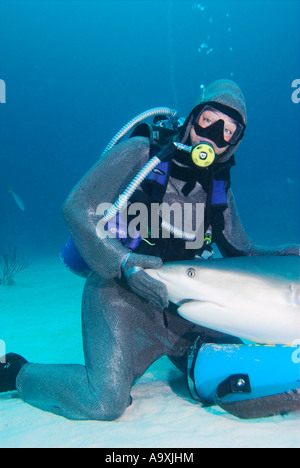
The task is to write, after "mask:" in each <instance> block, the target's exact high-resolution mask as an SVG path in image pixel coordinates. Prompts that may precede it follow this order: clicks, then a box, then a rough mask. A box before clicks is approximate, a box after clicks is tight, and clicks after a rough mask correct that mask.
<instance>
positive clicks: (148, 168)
mask: <svg viewBox="0 0 300 468" xmlns="http://www.w3.org/2000/svg"><path fill="white" fill-rule="evenodd" d="M176 149H180V150H184V151H187V152H189V153H190V152H191V151H192V150H193V148H192V147H190V146H186V145H183V144H181V143H177V142H172V143H169V144H168V145H167V146H165V147H164V148H163V149H162V150H161V151H160V153H159V154H158V155H157V156H154V157H153V158H152V159H150V161H148V163H147V164H146V165H145V166H144V167H143V168H142V169H141V170H140V172H139V173H138V174H137V175H136V176H135V178H134V179H133V180H132V181H131V183H130V184H129V185H128V187H127V188H126V189H125V190H124V192H123V193H122V194H121V195H120V196H119V198H118V200H117V201H116V202H115V203H114V204H113V205H112V206H111V208H110V209H109V210H108V211H107V212H106V214H105V215H104V217H103V218H102V219H101V222H102V223H103V224H106V223H108V222H109V221H110V220H111V219H112V218H113V217H114V216H115V215H116V214H117V213H119V212H120V211H122V210H123V209H124V208H125V207H126V206H127V203H128V202H129V200H130V198H131V197H132V195H133V194H134V192H135V191H136V190H137V188H138V187H139V186H140V185H141V183H142V182H143V181H144V180H145V179H146V177H147V176H148V175H149V174H150V173H151V172H152V171H153V170H154V169H155V168H156V166H158V164H160V163H161V162H162V161H165V160H167V159H168V158H169V157H171V156H172V154H173V153H174V151H175V150H176ZM161 225H162V228H163V229H165V230H166V231H168V232H170V233H171V234H172V235H173V236H175V237H177V238H181V239H183V240H185V241H189V242H192V241H194V240H195V239H196V236H195V234H190V233H188V232H185V231H182V230H181V229H179V228H176V227H175V226H172V225H171V224H170V223H168V222H167V221H162V224H161Z"/></svg>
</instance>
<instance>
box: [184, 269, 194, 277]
mask: <svg viewBox="0 0 300 468" xmlns="http://www.w3.org/2000/svg"><path fill="white" fill-rule="evenodd" d="M186 273H187V275H188V277H189V278H194V277H195V276H196V270H195V269H194V268H188V269H187V270H186Z"/></svg>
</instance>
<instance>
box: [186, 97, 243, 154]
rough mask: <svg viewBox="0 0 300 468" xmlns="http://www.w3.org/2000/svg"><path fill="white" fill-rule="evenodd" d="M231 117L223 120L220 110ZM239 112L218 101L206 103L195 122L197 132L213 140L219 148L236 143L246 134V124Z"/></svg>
mask: <svg viewBox="0 0 300 468" xmlns="http://www.w3.org/2000/svg"><path fill="white" fill-rule="evenodd" d="M225 111H226V115H227V116H228V117H229V119H226V121H225V120H223V119H222V118H220V112H222V113H223V114H225ZM238 116H239V114H238V112H237V111H235V110H234V109H231V108H229V107H227V106H223V105H220V104H218V103H212V105H205V106H204V107H203V108H202V109H201V112H200V114H199V115H198V117H197V118H196V119H195V121H194V122H193V126H194V130H195V133H196V134H197V135H198V136H200V137H202V138H207V139H208V140H211V141H213V142H214V143H215V144H216V145H217V147H218V148H225V147H226V146H229V145H230V146H234V145H236V144H237V143H238V142H239V141H240V140H241V139H242V138H243V136H244V132H245V129H246V126H245V125H244V124H243V123H242V122H241V121H239V120H240V119H239V120H236V118H238ZM234 117H235V118H234Z"/></svg>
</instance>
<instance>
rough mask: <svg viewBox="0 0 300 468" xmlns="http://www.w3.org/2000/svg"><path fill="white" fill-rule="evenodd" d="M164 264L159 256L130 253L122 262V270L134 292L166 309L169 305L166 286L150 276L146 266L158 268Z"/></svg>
mask: <svg viewBox="0 0 300 468" xmlns="http://www.w3.org/2000/svg"><path fill="white" fill-rule="evenodd" d="M162 266H163V262H162V260H161V258H159V257H151V256H150V255H149V256H148V255H138V254H134V253H129V254H127V255H126V256H125V258H124V259H123V262H122V271H123V273H124V276H125V278H126V280H127V284H128V285H129V287H130V288H131V289H132V291H133V292H135V293H136V294H138V295H139V296H141V297H143V298H144V299H147V300H149V301H151V302H152V303H153V304H154V305H155V306H156V307H159V308H160V309H165V308H167V307H168V305H169V298H168V291H167V288H166V286H165V285H164V284H163V283H162V282H161V281H157V280H155V279H153V278H151V276H149V275H148V274H147V273H146V272H145V271H144V268H153V269H155V270H156V269H158V268H161V267H162Z"/></svg>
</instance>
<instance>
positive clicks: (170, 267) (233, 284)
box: [145, 256, 300, 346]
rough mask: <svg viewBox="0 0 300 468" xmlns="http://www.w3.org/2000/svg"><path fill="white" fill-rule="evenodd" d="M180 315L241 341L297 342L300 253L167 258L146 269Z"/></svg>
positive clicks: (299, 314)
mask: <svg viewBox="0 0 300 468" xmlns="http://www.w3.org/2000/svg"><path fill="white" fill-rule="evenodd" d="M145 271H146V272H147V273H148V274H149V275H150V276H151V277H152V278H154V279H156V280H158V281H161V282H162V283H164V284H165V286H166V288H167V290H168V295H169V299H170V301H171V302H173V303H174V304H176V305H177V306H178V309H177V311H178V313H179V315H181V316H182V317H183V318H184V319H186V320H188V321H190V322H193V323H195V324H197V325H201V326H203V327H205V328H209V329H213V330H217V331H219V332H223V333H226V334H230V335H232V336H236V337H239V338H240V339H242V340H244V341H245V342H253V343H259V344H270V345H288V346H295V345H297V344H298V345H300V279H299V276H300V257H299V256H261V257H260V256H257V257H236V258H218V259H212V260H193V261H189V262H185V261H179V262H169V263H165V264H164V265H163V267H162V268H160V269H157V270H154V269H147V270H145Z"/></svg>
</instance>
